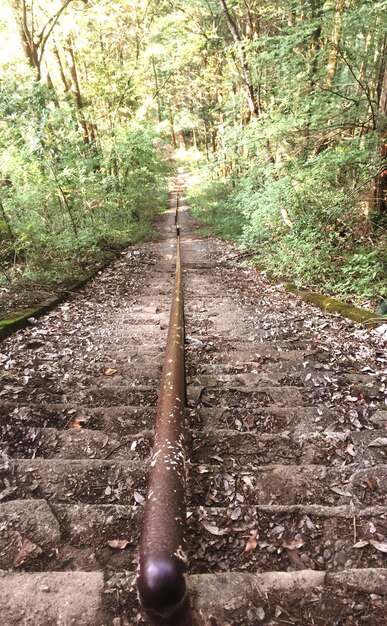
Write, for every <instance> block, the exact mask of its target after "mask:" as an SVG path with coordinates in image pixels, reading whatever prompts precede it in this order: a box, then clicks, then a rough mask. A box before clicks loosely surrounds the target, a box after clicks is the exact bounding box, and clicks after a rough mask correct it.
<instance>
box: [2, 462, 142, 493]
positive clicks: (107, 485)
mask: <svg viewBox="0 0 387 626" xmlns="http://www.w3.org/2000/svg"><path fill="white" fill-rule="evenodd" d="M146 480H147V471H146V463H144V462H143V461H138V460H132V461H125V462H123V461H109V460H105V461H101V460H92V459H87V460H77V461H74V460H68V459H34V460H15V461H9V460H5V461H3V463H2V465H1V466H0V500H3V501H4V500H6V499H9V498H11V497H12V499H14V498H15V499H20V498H36V499H47V500H48V501H49V502H50V503H51V502H75V503H81V502H82V503H94V504H115V503H117V502H120V503H121V504H134V503H135V499H134V492H135V491H139V492H141V493H142V494H143V495H144V493H145V491H146Z"/></svg>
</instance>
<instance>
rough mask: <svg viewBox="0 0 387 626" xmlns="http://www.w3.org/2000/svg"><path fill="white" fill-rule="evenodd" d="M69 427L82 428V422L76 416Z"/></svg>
mask: <svg viewBox="0 0 387 626" xmlns="http://www.w3.org/2000/svg"><path fill="white" fill-rule="evenodd" d="M69 428H82V424H81V422H80V421H79V420H77V419H75V418H74V419H72V420H71V422H69Z"/></svg>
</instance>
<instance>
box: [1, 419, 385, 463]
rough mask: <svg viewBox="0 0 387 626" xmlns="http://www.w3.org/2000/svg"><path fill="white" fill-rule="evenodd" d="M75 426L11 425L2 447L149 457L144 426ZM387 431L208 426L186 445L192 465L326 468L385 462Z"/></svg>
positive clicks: (73, 455) (31, 453) (35, 453)
mask: <svg viewBox="0 0 387 626" xmlns="http://www.w3.org/2000/svg"><path fill="white" fill-rule="evenodd" d="M70 425H71V423H70ZM73 425H74V426H76V427H75V428H68V429H67V430H58V429H56V428H30V427H27V428H22V429H21V428H20V426H19V425H16V426H14V425H11V424H10V425H7V426H5V427H3V428H1V431H2V432H1V440H2V451H3V453H5V454H7V455H8V456H9V457H12V458H14V459H35V458H41V457H46V458H50V459H54V458H58V459H74V460H75V459H101V460H106V459H112V460H122V461H125V460H132V459H133V460H136V459H137V460H144V459H147V458H148V457H149V456H150V453H151V447H152V445H153V431H150V430H142V431H140V432H138V433H135V434H133V435H128V436H126V437H123V438H122V437H120V438H117V437H115V436H114V435H115V433H114V432H112V431H110V432H109V434H108V433H104V432H101V431H98V430H90V429H88V428H84V427H83V424H82V422H79V421H78V422H73ZM110 433H111V434H110ZM384 435H385V431H384V430H371V431H363V432H354V433H350V432H349V431H346V432H345V431H344V432H337V431H328V432H313V431H310V432H309V433H307V434H301V435H299V436H294V435H292V434H291V433H290V431H284V432H282V433H281V434H270V433H252V432H243V431H237V430H230V429H219V428H217V429H216V428H212V429H210V428H208V429H207V430H205V431H203V432H202V431H198V430H194V429H193V430H190V431H189V433H188V439H189V441H188V446H189V449H192V453H191V454H190V462H191V463H211V462H212V460H213V459H215V460H218V461H219V462H220V461H222V462H223V461H230V460H231V461H232V462H233V464H234V467H235V466H237V465H239V466H242V467H243V466H246V465H248V464H249V463H259V464H260V465H264V464H269V463H274V462H277V463H278V462H280V463H283V464H284V463H285V464H286V463H289V464H297V465H298V464H309V465H310V464H317V465H319V464H320V465H321V464H324V465H326V466H330V465H332V466H339V465H343V464H345V465H346V466H348V465H351V464H354V463H360V462H367V464H374V465H375V464H378V463H383V462H384V461H385V458H386V453H387V438H386V437H385V436H384Z"/></svg>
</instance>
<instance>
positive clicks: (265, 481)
mask: <svg viewBox="0 0 387 626" xmlns="http://www.w3.org/2000/svg"><path fill="white" fill-rule="evenodd" d="M189 477H190V480H189V487H190V489H189V492H190V497H191V502H192V503H193V506H200V505H202V506H237V505H240V504H254V503H257V502H259V503H260V504H281V505H284V504H303V503H306V502H307V503H308V504H321V505H325V506H334V505H337V504H345V503H348V502H349V501H351V500H352V501H353V503H354V504H355V505H356V506H357V505H359V506H370V505H371V504H372V505H386V502H387V501H386V498H387V466H386V465H375V466H370V467H366V468H364V467H362V466H359V465H356V464H354V465H351V466H348V467H346V466H344V467H328V468H327V467H326V466H324V465H302V466H301V465H291V464H289V465H274V464H273V465H262V466H259V465H254V464H251V466H250V467H249V468H248V467H246V468H240V467H238V468H235V467H234V463H233V461H232V460H225V461H223V462H222V463H221V464H219V465H218V466H215V465H206V464H202V465H194V466H192V467H191V468H190V471H189Z"/></svg>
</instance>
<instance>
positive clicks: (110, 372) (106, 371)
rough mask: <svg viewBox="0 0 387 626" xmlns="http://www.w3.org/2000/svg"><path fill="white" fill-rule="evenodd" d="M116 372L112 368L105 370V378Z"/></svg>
mask: <svg viewBox="0 0 387 626" xmlns="http://www.w3.org/2000/svg"><path fill="white" fill-rule="evenodd" d="M116 372H117V370H116V369H114V367H108V368H107V370H105V376H113V374H116Z"/></svg>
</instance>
